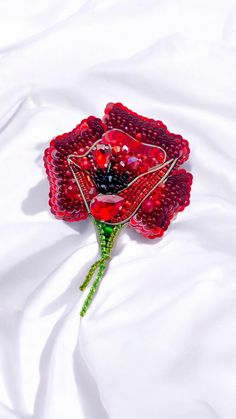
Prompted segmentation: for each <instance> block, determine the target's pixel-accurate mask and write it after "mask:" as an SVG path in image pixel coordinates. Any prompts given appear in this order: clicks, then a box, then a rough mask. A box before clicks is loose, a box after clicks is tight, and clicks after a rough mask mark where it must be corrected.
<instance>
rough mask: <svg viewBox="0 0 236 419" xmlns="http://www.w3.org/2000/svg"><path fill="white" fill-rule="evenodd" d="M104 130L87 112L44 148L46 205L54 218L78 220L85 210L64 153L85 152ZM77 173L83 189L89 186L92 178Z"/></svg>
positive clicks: (86, 214) (96, 119)
mask: <svg viewBox="0 0 236 419" xmlns="http://www.w3.org/2000/svg"><path fill="white" fill-rule="evenodd" d="M105 130H106V126H105V124H103V123H102V121H101V120H100V119H99V118H95V117H93V116H90V117H89V118H87V119H84V120H83V121H82V122H81V123H80V124H79V125H77V126H76V128H74V129H73V130H72V131H71V132H69V133H66V134H63V135H59V136H58V137H56V138H55V139H53V140H52V141H51V143H50V146H49V147H48V148H47V149H46V150H45V153H44V164H45V168H46V172H47V175H48V179H49V183H50V193H49V205H50V207H51V212H52V213H53V214H54V215H55V216H56V218H59V219H63V220H65V221H80V220H83V219H85V218H87V216H88V212H87V209H86V206H85V204H84V200H83V197H82V195H81V193H80V190H79V188H78V186H77V184H76V180H75V178H74V176H73V174H72V171H71V170H70V168H69V163H68V160H67V157H68V156H69V155H70V154H73V153H78V154H83V153H84V152H86V151H87V150H88V149H89V148H90V147H91V146H92V145H93V143H94V142H95V141H97V140H98V139H99V138H101V137H102V134H103V133H104V132H105ZM79 176H81V177H82V181H83V180H84V181H85V182H87V183H86V185H85V188H86V189H88V188H91V187H92V186H93V183H92V181H90V179H88V178H87V177H86V173H82V172H81V173H78V174H77V176H76V177H79ZM85 192H88V191H85ZM92 197H93V196H91V199H92ZM87 198H88V196H87ZM88 200H89V198H88Z"/></svg>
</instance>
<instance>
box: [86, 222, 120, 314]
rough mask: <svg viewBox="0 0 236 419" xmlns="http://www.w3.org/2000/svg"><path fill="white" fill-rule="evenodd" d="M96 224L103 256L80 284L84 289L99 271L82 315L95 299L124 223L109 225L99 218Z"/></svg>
mask: <svg viewBox="0 0 236 419" xmlns="http://www.w3.org/2000/svg"><path fill="white" fill-rule="evenodd" d="M94 224H95V226H96V229H97V235H98V240H99V244H100V253H101V257H100V258H99V259H98V260H96V262H94V263H93V264H92V266H91V268H90V269H89V271H88V273H87V275H86V277H85V280H84V282H83V283H82V284H81V286H80V289H81V291H84V290H85V288H86V287H87V285H88V284H89V282H90V281H91V279H92V278H93V276H94V274H95V272H96V271H97V276H96V278H95V280H94V282H93V284H92V286H91V289H90V291H89V293H88V296H87V298H86V300H85V302H84V304H83V307H82V309H81V312H80V315H81V317H83V316H84V315H85V314H86V312H87V310H88V308H89V306H90V304H91V302H92V301H93V298H94V296H95V293H96V291H97V289H98V287H99V284H100V282H101V280H102V278H103V276H104V273H105V270H106V267H107V263H108V261H109V259H110V258H111V252H112V249H113V247H114V244H115V240H116V237H117V236H118V233H119V232H120V230H121V229H122V227H123V224H116V225H109V224H105V223H101V222H100V221H97V220H94Z"/></svg>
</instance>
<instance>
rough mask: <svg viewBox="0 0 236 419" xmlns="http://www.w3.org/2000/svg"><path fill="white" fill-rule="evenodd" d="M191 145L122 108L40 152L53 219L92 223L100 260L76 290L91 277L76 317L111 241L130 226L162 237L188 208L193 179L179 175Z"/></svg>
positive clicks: (103, 266)
mask: <svg viewBox="0 0 236 419" xmlns="http://www.w3.org/2000/svg"><path fill="white" fill-rule="evenodd" d="M189 153H190V150H189V145H188V142H187V141H186V140H184V139H183V138H182V137H181V136H180V135H176V134H172V133H170V132H169V131H168V130H167V128H166V126H165V125H164V124H163V123H162V122H161V121H155V120H153V119H149V118H145V117H142V116H139V115H137V114H136V113H134V112H132V111H130V110H129V109H127V108H126V107H124V106H123V105H122V104H120V103H116V104H111V103H110V104H108V105H107V106H106V109H105V116H104V118H103V120H100V119H99V118H95V117H93V116H90V117H89V118H87V119H85V120H83V121H82V122H81V123H80V124H79V125H78V126H77V127H76V128H75V129H73V130H72V131H71V132H69V133H67V134H63V135H61V136H58V137H56V138H55V139H54V140H52V141H51V143H50V146H49V148H47V149H46V151H45V154H44V162H45V167H46V171H47V175H48V179H49V183H50V194H49V197H50V199H49V204H50V207H51V211H52V213H53V214H54V215H55V216H56V218H59V219H62V220H65V221H80V220H83V219H86V218H87V216H88V215H90V216H91V217H92V219H93V220H94V224H95V227H96V229H97V236H98V241H99V243H100V253H101V255H100V258H99V259H98V260H97V261H96V262H94V263H93V264H92V266H91V268H90V270H89V272H88V274H87V276H86V278H85V280H84V282H83V284H82V285H81V287H80V289H81V290H82V291H83V290H84V289H85V288H86V287H87V285H88V284H89V282H90V281H91V280H92V278H93V276H95V274H96V277H95V280H94V283H93V285H92V287H91V289H90V291H89V293H88V296H87V298H86V299H85V302H84V304H83V307H82V310H81V312H80V315H81V316H84V315H85V313H86V311H87V309H88V307H89V305H90V304H91V302H92V300H93V297H94V295H95V293H96V290H97V288H98V286H99V284H100V282H101V280H102V278H103V276H104V272H105V269H106V265H107V263H108V261H109V259H110V257H111V252H112V249H113V246H114V242H115V239H116V237H117V235H118V234H119V232H120V231H121V229H122V227H123V226H124V225H127V224H129V226H130V227H132V228H134V229H135V230H136V231H137V232H139V233H141V234H142V235H143V236H145V237H147V238H150V239H155V238H157V237H161V236H162V235H163V233H164V231H165V230H166V229H167V228H168V226H169V223H170V221H171V219H172V218H173V217H174V216H175V215H176V214H177V213H178V212H179V211H183V209H184V208H185V207H186V206H187V205H188V204H189V197H190V189H191V183H192V175H191V174H190V173H188V172H186V170H184V169H180V168H179V167H180V165H181V164H183V163H184V162H185V161H186V160H187V159H188V157H189Z"/></svg>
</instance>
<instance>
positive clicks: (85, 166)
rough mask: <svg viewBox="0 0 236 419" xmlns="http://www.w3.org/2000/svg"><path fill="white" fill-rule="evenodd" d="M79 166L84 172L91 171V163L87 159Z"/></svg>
mask: <svg viewBox="0 0 236 419" xmlns="http://www.w3.org/2000/svg"><path fill="white" fill-rule="evenodd" d="M79 165H80V167H81V169H82V170H89V169H90V167H91V163H90V161H89V160H88V159H87V158H86V157H83V159H82V160H81V161H80V162H79Z"/></svg>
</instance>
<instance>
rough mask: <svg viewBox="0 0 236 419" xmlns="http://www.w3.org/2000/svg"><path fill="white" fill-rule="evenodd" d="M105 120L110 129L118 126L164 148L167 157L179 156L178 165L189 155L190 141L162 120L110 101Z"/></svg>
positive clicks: (138, 138) (144, 140)
mask: <svg viewBox="0 0 236 419" xmlns="http://www.w3.org/2000/svg"><path fill="white" fill-rule="evenodd" d="M103 121H104V122H105V123H106V125H107V127H108V130H110V129H112V128H118V129H120V130H122V131H124V132H127V133H128V134H129V135H131V136H132V137H134V138H136V139H137V140H139V141H141V142H144V143H148V144H154V145H157V146H159V147H161V148H163V149H164V150H165V152H166V155H167V159H171V158H178V161H177V165H176V167H178V166H180V165H181V164H183V163H184V162H185V161H186V160H187V159H188V157H189V153H190V149H189V145H188V141H187V140H184V139H183V138H182V137H181V135H176V134H172V133H170V132H169V131H168V130H167V128H166V126H165V125H164V124H163V123H162V122H161V121H155V120H154V119H150V118H146V117H143V116H141V115H138V114H137V113H135V112H132V111H131V110H129V109H128V108H126V107H125V106H123V105H122V104H121V103H115V104H113V103H109V104H108V105H107V107H106V108H105V116H104V118H103Z"/></svg>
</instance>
